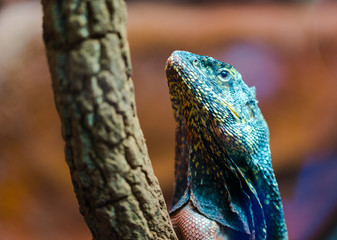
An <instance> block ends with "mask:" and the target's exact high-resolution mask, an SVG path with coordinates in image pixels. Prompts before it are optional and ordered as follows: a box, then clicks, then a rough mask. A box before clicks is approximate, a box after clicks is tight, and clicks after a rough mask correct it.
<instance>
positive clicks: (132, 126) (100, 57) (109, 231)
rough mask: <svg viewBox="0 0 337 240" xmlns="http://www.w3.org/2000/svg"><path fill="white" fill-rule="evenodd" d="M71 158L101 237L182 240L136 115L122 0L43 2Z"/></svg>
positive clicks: (84, 204)
mask: <svg viewBox="0 0 337 240" xmlns="http://www.w3.org/2000/svg"><path fill="white" fill-rule="evenodd" d="M42 5H43V12H44V18H43V30H44V33H43V37H44V41H45V45H46V50H47V57H48V63H49V69H50V72H51V76H52V81H53V91H54V96H55V103H56V107H57V110H58V113H59V115H60V118H61V121H62V135H63V138H64V140H65V143H66V146H65V155H66V161H67V163H68V165H69V168H70V173H71V179H72V182H73V185H74V191H75V193H76V196H77V199H78V202H79V205H80V211H81V213H82V215H83V216H84V218H85V221H86V223H87V224H88V226H89V228H90V230H91V232H92V235H93V238H94V239H176V237H175V234H174V231H173V229H172V226H171V223H170V220H169V216H168V213H167V211H166V205H165V202H164V199H163V196H162V193H161V190H160V187H159V184H158V181H157V178H156V177H155V176H154V173H153V170H152V166H151V162H150V160H149V157H148V153H147V149H146V145H145V141H144V137H143V134H142V131H141V129H140V126H139V122H138V119H137V116H136V109H135V102H134V91H133V84H132V80H131V63H130V57H129V48H128V44H127V39H126V6H125V3H124V1H121V0H96V1H84V0H82V1H81V0H68V1H62V0H58V1H57V0H49V1H48V0H45V1H44V0H43V1H42Z"/></svg>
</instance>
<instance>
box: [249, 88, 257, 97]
mask: <svg viewBox="0 0 337 240" xmlns="http://www.w3.org/2000/svg"><path fill="white" fill-rule="evenodd" d="M250 91H251V92H252V94H253V96H254V98H256V88H255V86H253V87H251V88H250Z"/></svg>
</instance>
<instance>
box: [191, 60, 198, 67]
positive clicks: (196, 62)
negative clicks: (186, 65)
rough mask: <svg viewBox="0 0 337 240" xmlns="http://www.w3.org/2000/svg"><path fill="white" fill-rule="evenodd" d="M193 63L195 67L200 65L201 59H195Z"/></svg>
mask: <svg viewBox="0 0 337 240" xmlns="http://www.w3.org/2000/svg"><path fill="white" fill-rule="evenodd" d="M192 65H193V66H194V67H198V66H199V60H198V59H194V60H193V62H192Z"/></svg>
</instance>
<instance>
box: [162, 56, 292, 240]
mask: <svg viewBox="0 0 337 240" xmlns="http://www.w3.org/2000/svg"><path fill="white" fill-rule="evenodd" d="M166 76H167V80H168V85H169V90H170V98H171V101H172V107H173V110H174V116H175V119H176V121H177V131H176V160H175V161H176V162H175V176H176V190H175V195H174V199H173V207H172V209H171V212H170V213H171V219H172V223H173V225H174V228H175V230H176V231H177V235H178V237H179V238H180V239H184V240H187V239H288V235H287V229H286V224H285V221H284V216H283V209H282V203H281V199H280V194H279V190H278V185H277V182H276V179H275V176H274V172H273V169H272V165H271V157H270V148H269V130H268V126H267V123H266V121H265V120H264V118H263V116H262V114H261V112H260V109H259V107H258V106H257V100H256V97H255V88H254V87H253V88H249V87H248V86H247V85H246V84H245V83H244V82H243V80H242V77H241V74H240V73H239V72H237V71H236V70H235V69H234V67H232V66H231V65H229V64H226V63H223V62H221V61H218V60H216V59H214V58H211V57H207V56H200V55H196V54H193V53H189V52H184V51H175V52H173V53H172V55H171V56H170V57H169V59H168V61H167V65H166ZM205 232H206V233H205Z"/></svg>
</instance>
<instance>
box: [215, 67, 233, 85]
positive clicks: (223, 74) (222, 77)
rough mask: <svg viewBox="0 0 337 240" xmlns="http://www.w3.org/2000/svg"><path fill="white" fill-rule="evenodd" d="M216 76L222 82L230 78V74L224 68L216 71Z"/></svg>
mask: <svg viewBox="0 0 337 240" xmlns="http://www.w3.org/2000/svg"><path fill="white" fill-rule="evenodd" d="M218 78H219V79H220V80H221V81H222V82H228V81H229V80H230V79H231V74H230V73H229V72H228V71H227V70H226V69H222V70H220V71H219V73H218Z"/></svg>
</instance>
